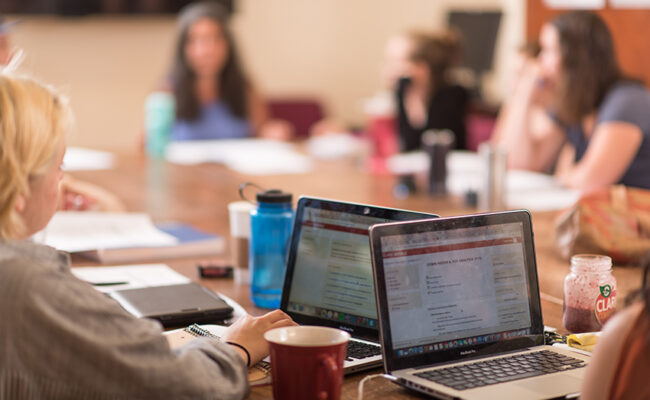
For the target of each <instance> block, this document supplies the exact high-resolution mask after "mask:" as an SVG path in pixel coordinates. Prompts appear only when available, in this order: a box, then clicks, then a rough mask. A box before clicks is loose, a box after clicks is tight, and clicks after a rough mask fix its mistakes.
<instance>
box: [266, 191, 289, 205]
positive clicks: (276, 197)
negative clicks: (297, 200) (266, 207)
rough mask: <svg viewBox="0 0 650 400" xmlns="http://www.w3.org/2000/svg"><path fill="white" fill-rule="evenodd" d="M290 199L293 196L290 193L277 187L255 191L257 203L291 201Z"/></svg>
mask: <svg viewBox="0 0 650 400" xmlns="http://www.w3.org/2000/svg"><path fill="white" fill-rule="evenodd" d="M292 199H293V196H292V195H291V193H286V192H283V191H282V190H278V189H271V190H267V191H264V192H259V193H257V201H258V202H259V203H274V204H278V203H291V200H292Z"/></svg>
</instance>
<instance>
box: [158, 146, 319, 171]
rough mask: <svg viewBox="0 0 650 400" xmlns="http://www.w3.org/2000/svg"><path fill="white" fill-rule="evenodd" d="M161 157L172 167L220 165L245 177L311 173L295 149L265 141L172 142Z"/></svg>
mask: <svg viewBox="0 0 650 400" xmlns="http://www.w3.org/2000/svg"><path fill="white" fill-rule="evenodd" d="M165 157H166V159H167V160H168V161H171V162H173V163H176V164H188V165H193V164H201V163H209V162H214V163H222V164H224V165H226V166H227V167H228V168H230V169H232V170H234V171H236V172H239V173H242V174H247V175H280V174H300V173H307V172H309V171H311V169H312V162H311V160H310V159H309V157H307V156H305V155H303V154H300V153H299V152H298V151H297V150H296V147H295V145H293V144H291V143H286V142H279V141H275V140H268V139H232V140H195V141H183V142H172V143H170V144H169V145H168V146H167V150H166V152H165Z"/></svg>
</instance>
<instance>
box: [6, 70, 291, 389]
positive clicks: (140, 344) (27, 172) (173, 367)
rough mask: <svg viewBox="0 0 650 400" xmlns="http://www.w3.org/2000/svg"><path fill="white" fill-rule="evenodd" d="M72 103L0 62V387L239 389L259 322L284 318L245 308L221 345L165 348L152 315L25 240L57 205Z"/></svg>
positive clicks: (264, 326)
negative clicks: (129, 307)
mask: <svg viewBox="0 0 650 400" xmlns="http://www.w3.org/2000/svg"><path fill="white" fill-rule="evenodd" d="M70 125H71V115H70V110H69V108H68V105H67V103H66V101H65V100H64V99H63V98H62V97H61V96H60V95H58V94H57V93H56V92H54V91H53V90H51V89H49V88H47V87H45V86H42V85H40V84H38V83H36V82H35V81H33V80H31V79H28V78H23V77H15V76H9V75H7V74H6V73H1V72H0V171H2V173H1V174H0V315H2V318H3V322H2V324H0V397H1V398H12V399H14V398H20V399H32V398H33V399H41V398H48V399H58V398H65V399H68V398H80V399H108V398H111V399H116V398H139V399H145V398H170V399H178V398H211V399H239V398H243V397H244V396H245V395H246V393H247V391H248V384H247V379H246V375H247V374H246V365H247V364H250V363H254V362H256V361H258V360H260V359H261V358H263V357H264V356H265V355H266V354H267V352H268V349H267V347H266V344H265V342H264V340H263V339H262V335H263V333H264V332H265V331H266V330H268V329H270V328H273V327H279V326H286V325H291V324H293V322H292V321H291V320H290V319H289V318H288V317H287V316H286V315H285V314H283V313H282V312H280V311H274V312H271V313H269V314H267V315H265V316H263V317H259V318H253V317H250V316H245V317H243V318H242V319H240V320H239V321H238V322H237V323H235V324H234V325H233V326H232V327H231V328H229V330H228V334H227V335H226V338H225V339H226V340H227V341H229V342H232V343H235V345H230V344H226V343H222V342H217V341H215V340H209V339H205V338H203V339H197V340H195V341H192V342H191V343H189V344H188V345H186V346H184V347H182V348H180V349H177V350H175V351H172V350H170V348H169V345H168V344H167V341H166V339H165V337H164V336H162V335H161V327H160V325H159V324H158V323H156V322H153V321H149V320H140V319H137V318H135V317H132V316H131V315H129V314H128V313H126V312H125V311H123V310H122V309H121V308H120V306H119V305H118V304H117V303H116V302H114V301H112V300H110V299H108V298H107V297H105V296H104V295H103V294H101V293H99V292H97V291H95V290H94V289H93V288H92V287H91V286H89V285H88V284H87V283H85V282H82V281H80V280H77V279H76V278H75V277H74V276H73V275H72V274H71V273H70V266H69V260H68V257H67V256H66V255H64V254H62V253H59V252H57V251H56V250H55V249H52V248H49V247H45V246H40V245H36V244H34V243H31V242H29V241H28V240H26V238H28V237H29V236H30V235H32V234H33V233H35V232H37V231H39V230H40V229H42V228H43V227H44V226H45V225H46V224H47V222H48V221H49V220H50V218H51V217H52V214H53V213H54V212H55V210H56V208H57V199H58V196H59V186H60V181H61V178H62V173H61V169H60V167H61V162H62V160H63V155H64V153H65V136H66V132H67V131H68V130H69V129H70Z"/></svg>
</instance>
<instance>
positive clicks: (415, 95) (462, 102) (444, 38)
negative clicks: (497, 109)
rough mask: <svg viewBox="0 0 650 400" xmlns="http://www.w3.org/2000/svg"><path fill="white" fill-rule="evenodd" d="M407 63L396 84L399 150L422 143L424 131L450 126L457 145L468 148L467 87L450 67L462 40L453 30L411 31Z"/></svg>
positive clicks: (448, 127)
mask: <svg viewBox="0 0 650 400" xmlns="http://www.w3.org/2000/svg"><path fill="white" fill-rule="evenodd" d="M408 37H409V40H410V42H411V46H410V49H409V50H410V51H409V56H408V65H407V68H406V71H404V75H405V76H403V77H402V78H401V79H400V80H399V82H398V84H397V88H396V97H397V99H396V100H397V128H398V132H399V138H400V150H401V151H403V152H405V151H412V150H417V149H419V148H420V146H421V138H422V134H423V133H424V132H425V131H427V130H429V129H435V130H441V129H449V130H451V131H452V132H453V134H454V137H455V146H454V147H455V148H456V149H466V148H467V141H466V132H465V116H466V112H467V105H468V102H469V93H468V91H467V90H466V89H465V88H464V87H462V86H460V85H457V84H454V83H452V82H451V80H450V79H449V76H448V75H449V69H450V67H452V66H453V65H454V63H455V62H456V61H457V59H458V54H459V52H460V51H459V50H460V43H459V42H460V40H459V38H458V37H457V36H456V35H454V34H453V33H451V32H449V33H445V34H438V35H431V34H425V33H411V34H409V35H408Z"/></svg>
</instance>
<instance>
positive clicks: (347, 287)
mask: <svg viewBox="0 0 650 400" xmlns="http://www.w3.org/2000/svg"><path fill="white" fill-rule="evenodd" d="M381 222H386V221H385V220H382V219H380V218H375V217H367V216H364V215H354V214H348V213H343V212H338V211H330V210H323V209H318V208H313V207H306V208H305V210H304V218H303V221H302V229H301V234H300V240H299V242H298V250H297V253H296V266H295V268H294V271H293V285H292V287H291V294H290V296H289V307H288V308H289V310H291V311H293V312H295V313H299V314H304V315H311V316H319V317H320V318H325V319H330V320H333V321H340V322H347V323H350V324H352V325H358V326H363V327H368V328H377V327H378V324H377V307H376V305H375V291H374V284H373V282H372V269H371V268H370V246H369V244H368V227H369V226H370V225H373V224H377V223H381Z"/></svg>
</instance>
